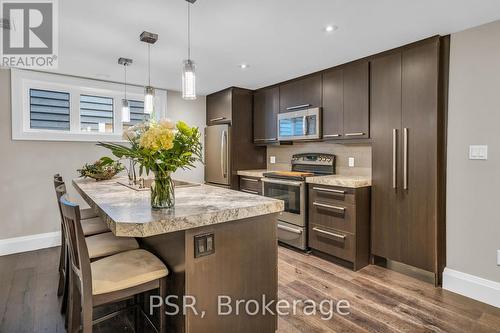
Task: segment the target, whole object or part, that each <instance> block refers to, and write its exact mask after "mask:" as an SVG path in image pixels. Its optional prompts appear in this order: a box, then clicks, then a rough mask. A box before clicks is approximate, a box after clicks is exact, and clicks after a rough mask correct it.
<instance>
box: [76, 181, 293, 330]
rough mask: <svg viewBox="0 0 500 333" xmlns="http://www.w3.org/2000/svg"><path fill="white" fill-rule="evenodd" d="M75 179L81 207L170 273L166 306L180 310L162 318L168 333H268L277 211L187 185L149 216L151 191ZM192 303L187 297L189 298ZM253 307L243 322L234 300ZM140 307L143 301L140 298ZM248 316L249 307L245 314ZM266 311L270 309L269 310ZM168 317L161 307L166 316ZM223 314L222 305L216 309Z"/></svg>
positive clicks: (254, 200)
mask: <svg viewBox="0 0 500 333" xmlns="http://www.w3.org/2000/svg"><path fill="white" fill-rule="evenodd" d="M119 181H126V179H112V180H109V181H102V182H95V181H93V180H88V179H75V180H73V184H74V186H75V188H76V189H77V191H78V192H79V193H80V194H81V195H82V197H83V198H84V200H85V201H86V202H87V203H88V204H89V205H90V206H91V207H92V208H93V209H94V210H95V211H96V212H98V213H99V214H100V215H101V216H102V217H103V218H104V220H105V221H106V223H107V225H108V226H109V228H110V229H111V231H112V232H113V233H114V234H115V235H117V236H122V237H137V238H138V241H139V243H140V244H141V247H143V248H145V249H147V250H149V251H151V252H152V253H154V254H155V255H157V256H158V257H159V258H160V259H162V260H163V261H164V262H165V263H166V265H167V267H168V269H169V271H170V274H169V276H168V282H167V290H168V294H169V295H175V296H177V297H178V298H177V299H176V298H175V297H174V298H172V299H170V302H171V303H176V304H177V305H179V306H180V307H181V309H182V306H183V303H182V297H183V296H189V299H187V300H186V302H185V303H184V305H186V303H189V304H190V303H192V302H193V301H194V300H195V301H196V305H195V307H194V309H193V308H186V313H185V315H183V313H182V310H181V312H180V313H178V314H176V315H168V316H167V327H168V329H169V331H172V332H274V331H275V330H276V328H277V317H276V315H275V314H272V313H268V312H266V313H264V314H263V312H262V307H263V306H264V304H261V303H262V300H263V299H265V300H266V303H267V302H269V301H272V300H276V298H277V287H278V281H277V274H278V272H277V236H276V221H277V216H278V214H279V213H280V212H281V211H283V209H284V204H283V202H282V201H280V200H274V199H270V198H266V197H262V196H256V195H251V194H246V193H242V192H237V191H232V190H228V189H224V188H219V187H214V186H207V185H193V186H185V187H181V188H177V189H176V191H175V196H176V204H175V207H174V208H172V209H165V210H153V209H151V206H150V202H149V200H150V192H149V191H139V190H135V189H132V188H129V187H127V186H124V185H122V184H120V183H119ZM191 297H193V298H191ZM218 297H223V298H222V299H223V300H224V304H227V302H228V300H231V308H232V313H229V314H227V315H218V306H219V298H218ZM240 299H242V300H243V299H244V300H256V301H258V302H259V304H261V309H260V310H261V311H259V313H258V314H256V315H250V314H249V313H247V312H246V311H245V308H244V305H240V308H239V314H238V315H237V314H236V301H237V300H240ZM146 304H147V308H146V309H148V308H149V300H147V299H146ZM250 308H251V310H252V311H251V312H253V310H254V307H250ZM271 308H272V306H271ZM173 310H175V309H174V308H173V307H170V308H169V307H167V311H173ZM222 310H223V311H224V312H227V311H229V310H230V308H229V305H226V306H224V307H223V308H222Z"/></svg>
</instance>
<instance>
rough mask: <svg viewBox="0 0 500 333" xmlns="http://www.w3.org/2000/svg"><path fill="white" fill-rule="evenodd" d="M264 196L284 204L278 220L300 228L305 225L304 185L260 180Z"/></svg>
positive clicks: (279, 180) (289, 181)
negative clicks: (281, 201)
mask: <svg viewBox="0 0 500 333" xmlns="http://www.w3.org/2000/svg"><path fill="white" fill-rule="evenodd" d="M262 193H263V195H264V196H266V197H269V198H274V199H279V200H283V201H284V202H285V210H284V211H283V213H281V215H280V217H278V220H282V221H284V222H288V223H291V224H294V225H297V226H300V227H305V225H306V218H305V217H306V202H305V200H306V198H305V183H304V182H301V181H292V180H284V179H274V178H262Z"/></svg>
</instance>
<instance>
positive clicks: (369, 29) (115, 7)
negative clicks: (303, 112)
mask: <svg viewBox="0 0 500 333" xmlns="http://www.w3.org/2000/svg"><path fill="white" fill-rule="evenodd" d="M59 6H60V15H59V17H60V20H59V26H60V43H59V69H58V70H57V71H58V72H60V73H65V74H72V75H79V76H84V77H93V78H100V79H104V80H113V81H122V80H123V68H122V67H121V66H120V65H118V64H117V59H118V58H119V57H127V58H132V59H133V60H134V64H133V65H132V66H131V67H130V68H129V71H128V77H129V81H131V82H133V83H136V84H144V83H145V82H146V79H147V74H146V73H147V61H146V56H147V47H146V45H145V44H144V43H142V42H140V41H139V34H140V33H141V32H142V31H143V30H148V31H151V32H156V33H158V34H159V39H158V42H157V43H156V44H155V45H154V46H153V47H152V51H151V59H152V67H151V72H152V84H153V85H154V86H157V87H162V88H167V89H170V90H180V88H181V66H182V60H183V59H185V58H186V53H187V51H186V48H187V43H186V39H187V33H186V29H187V28H186V26H187V23H186V20H187V16H186V15H187V7H186V6H187V3H186V1H184V0H107V1H103V0H86V1H81V0H64V1H59ZM191 17H192V28H191V29H192V53H191V54H192V58H193V60H194V61H195V62H196V64H197V86H198V93H199V94H202V95H204V94H208V93H212V92H215V91H218V90H220V89H223V88H226V87H228V86H239V87H245V88H251V89H254V88H259V87H263V86H266V85H270V84H273V83H277V82H280V81H284V80H287V79H290V78H293V77H297V76H300V75H303V74H307V73H311V72H314V71H317V70H321V69H324V68H328V67H332V66H335V65H338V64H342V63H345V62H348V61H350V60H354V59H357V58H361V57H364V56H367V55H370V54H374V53H377V52H379V51H383V50H387V49H390V48H393V47H397V46H400V45H403V44H405V43H409V42H413V41H417V40H419V39H423V38H425V37H429V36H432V35H436V34H441V35H444V34H449V33H452V32H457V31H460V30H463V29H466V28H469V27H473V26H477V25H480V24H483V23H487V22H491V21H494V20H497V19H500V1H498V0H481V1H474V0H418V1H415V0H198V1H197V2H196V3H195V4H194V5H193V6H192V7H191ZM328 24H333V25H336V26H338V30H337V31H335V32H333V33H327V32H325V31H324V27H325V26H326V25H328ZM241 63H247V64H248V65H249V68H247V69H245V70H242V69H241V68H239V64H241Z"/></svg>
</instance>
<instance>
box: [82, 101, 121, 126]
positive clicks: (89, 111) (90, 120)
mask: <svg viewBox="0 0 500 333" xmlns="http://www.w3.org/2000/svg"><path fill="white" fill-rule="evenodd" d="M80 129H81V130H82V131H87V132H99V133H113V98H111V97H99V96H88V95H80Z"/></svg>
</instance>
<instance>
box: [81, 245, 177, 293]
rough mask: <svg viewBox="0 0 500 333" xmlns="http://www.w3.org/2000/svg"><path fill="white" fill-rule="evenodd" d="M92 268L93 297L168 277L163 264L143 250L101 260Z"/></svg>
mask: <svg viewBox="0 0 500 333" xmlns="http://www.w3.org/2000/svg"><path fill="white" fill-rule="evenodd" d="M90 268H91V272H92V294H93V295H101V294H107V293H110V292H115V291H119V290H124V289H127V288H131V287H135V286H138V285H141V284H143V283H147V282H151V281H154V280H157V279H160V278H163V277H165V276H167V275H168V269H167V267H166V266H165V265H164V264H163V262H161V260H160V259H158V258H157V257H156V256H155V255H153V254H152V253H150V252H148V251H146V250H143V249H139V250H132V251H126V252H121V253H118V254H115V255H112V256H109V257H105V258H103V259H99V260H97V261H94V262H92V263H91V264H90Z"/></svg>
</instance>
